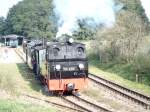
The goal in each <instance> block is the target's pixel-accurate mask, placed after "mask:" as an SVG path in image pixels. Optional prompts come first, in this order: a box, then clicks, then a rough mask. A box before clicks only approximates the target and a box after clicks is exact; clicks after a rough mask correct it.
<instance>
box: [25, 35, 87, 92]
mask: <svg viewBox="0 0 150 112" xmlns="http://www.w3.org/2000/svg"><path fill="white" fill-rule="evenodd" d="M44 43H45V44H44ZM44 43H43V42H42V41H39V40H38V41H36V40H33V41H28V43H27V41H26V42H24V43H23V44H24V46H23V47H24V49H25V50H24V51H25V53H26V62H27V64H28V65H29V67H30V68H31V69H33V71H34V72H35V75H36V76H37V77H38V78H40V79H41V80H42V82H44V83H45V85H47V87H48V90H49V91H59V92H65V91H77V90H80V89H82V88H83V87H85V86H86V85H87V80H88V79H87V77H88V60H87V57H86V49H85V45H84V44H82V43H77V42H73V39H72V38H70V39H66V40H65V41H62V42H57V41H55V42H44Z"/></svg>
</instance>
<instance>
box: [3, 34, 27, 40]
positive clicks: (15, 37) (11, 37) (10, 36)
mask: <svg viewBox="0 0 150 112" xmlns="http://www.w3.org/2000/svg"><path fill="white" fill-rule="evenodd" d="M2 38H10V39H17V38H24V36H19V35H15V34H11V35H6V36H2Z"/></svg>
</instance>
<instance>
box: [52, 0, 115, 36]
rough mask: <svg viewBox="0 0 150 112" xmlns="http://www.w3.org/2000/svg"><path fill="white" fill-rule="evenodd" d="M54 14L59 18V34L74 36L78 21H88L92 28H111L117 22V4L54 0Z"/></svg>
mask: <svg viewBox="0 0 150 112" xmlns="http://www.w3.org/2000/svg"><path fill="white" fill-rule="evenodd" d="M53 5H54V6H55V8H54V12H55V14H56V15H57V16H58V17H59V21H58V32H57V35H56V37H59V36H61V35H62V34H68V35H72V33H73V31H76V30H77V29H78V28H79V26H78V20H81V21H82V20H87V21H86V22H87V24H89V25H91V26H95V25H100V24H102V25H104V26H106V27H111V26H112V25H113V23H114V22H115V3H114V1H113V0H54V1H53Z"/></svg>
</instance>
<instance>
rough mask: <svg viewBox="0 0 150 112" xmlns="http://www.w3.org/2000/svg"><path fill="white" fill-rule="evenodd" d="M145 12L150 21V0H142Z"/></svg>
mask: <svg viewBox="0 0 150 112" xmlns="http://www.w3.org/2000/svg"><path fill="white" fill-rule="evenodd" d="M141 3H142V6H143V8H144V10H145V13H146V15H147V17H148V19H149V21H150V0H141Z"/></svg>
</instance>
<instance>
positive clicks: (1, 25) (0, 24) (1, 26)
mask: <svg viewBox="0 0 150 112" xmlns="http://www.w3.org/2000/svg"><path fill="white" fill-rule="evenodd" d="M5 26H6V22H5V18H3V17H0V35H4V32H5Z"/></svg>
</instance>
